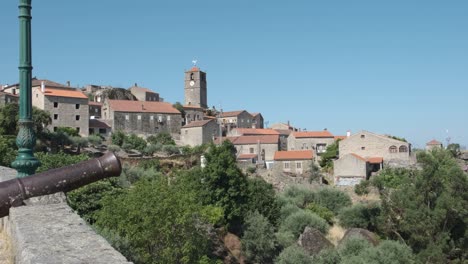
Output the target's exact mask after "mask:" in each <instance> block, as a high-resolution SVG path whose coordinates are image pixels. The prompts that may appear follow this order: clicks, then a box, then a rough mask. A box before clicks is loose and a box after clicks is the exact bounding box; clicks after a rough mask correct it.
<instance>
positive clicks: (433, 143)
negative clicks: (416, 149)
mask: <svg viewBox="0 0 468 264" xmlns="http://www.w3.org/2000/svg"><path fill="white" fill-rule="evenodd" d="M441 144H442V143H441V142H439V141H437V140H435V139H433V140H431V141H429V142H427V143H426V145H441Z"/></svg>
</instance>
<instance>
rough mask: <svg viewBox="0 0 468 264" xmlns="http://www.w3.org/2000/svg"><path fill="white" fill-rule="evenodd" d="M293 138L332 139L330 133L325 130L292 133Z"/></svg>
mask: <svg viewBox="0 0 468 264" xmlns="http://www.w3.org/2000/svg"><path fill="white" fill-rule="evenodd" d="M293 136H294V137H295V138H332V137H333V135H332V133H330V132H329V131H327V130H323V131H302V132H294V133H293Z"/></svg>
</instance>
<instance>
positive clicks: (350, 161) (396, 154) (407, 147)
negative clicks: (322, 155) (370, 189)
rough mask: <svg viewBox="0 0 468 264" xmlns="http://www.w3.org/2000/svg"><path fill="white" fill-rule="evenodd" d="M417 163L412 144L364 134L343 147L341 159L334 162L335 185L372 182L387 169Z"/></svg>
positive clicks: (349, 140)
mask: <svg viewBox="0 0 468 264" xmlns="http://www.w3.org/2000/svg"><path fill="white" fill-rule="evenodd" d="M414 163H415V160H414V158H413V157H412V155H411V144H410V143H408V142H404V141H401V140H398V139H394V138H390V137H388V136H384V135H379V134H375V133H371V132H368V131H360V132H359V133H355V134H353V135H350V136H349V137H347V138H345V139H343V140H341V141H340V143H339V159H338V160H335V161H334V177H335V183H336V184H339V185H352V184H355V183H357V182H359V181H360V180H362V179H369V177H370V176H371V174H372V173H373V172H377V171H379V170H380V169H382V168H383V167H384V166H392V167H405V166H409V165H412V164H414Z"/></svg>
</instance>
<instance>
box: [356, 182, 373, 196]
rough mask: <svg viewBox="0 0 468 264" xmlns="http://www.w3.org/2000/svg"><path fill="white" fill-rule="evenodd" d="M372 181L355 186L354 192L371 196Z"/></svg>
mask: <svg viewBox="0 0 468 264" xmlns="http://www.w3.org/2000/svg"><path fill="white" fill-rule="evenodd" d="M369 186H370V181H366V180H363V181H361V182H360V183H359V184H356V185H355V186H354V192H355V193H356V194H357V195H359V196H361V195H367V194H369Z"/></svg>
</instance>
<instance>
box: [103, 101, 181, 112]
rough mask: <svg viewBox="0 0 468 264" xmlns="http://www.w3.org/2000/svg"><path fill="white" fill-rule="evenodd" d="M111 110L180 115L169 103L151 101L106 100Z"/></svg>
mask: <svg viewBox="0 0 468 264" xmlns="http://www.w3.org/2000/svg"><path fill="white" fill-rule="evenodd" d="M108 102H109V106H110V108H111V109H112V110H114V111H117V112H134V113H164V114H180V112H179V110H177V109H175V108H174V107H173V106H172V105H171V104H170V103H166V102H152V101H130V100H108Z"/></svg>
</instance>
